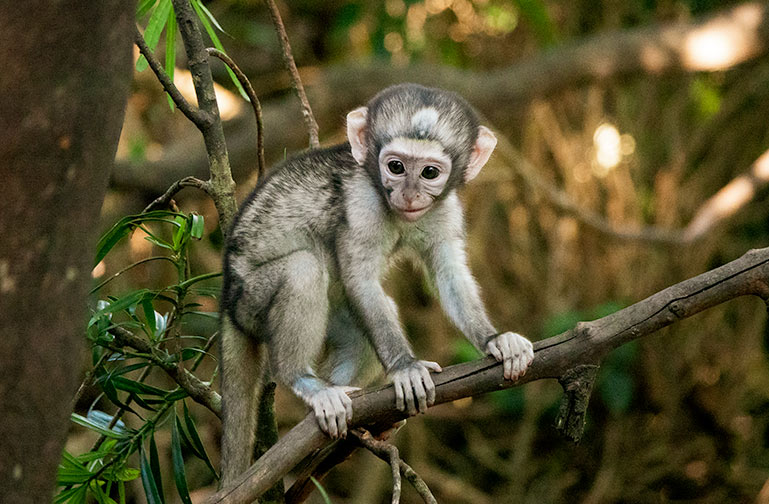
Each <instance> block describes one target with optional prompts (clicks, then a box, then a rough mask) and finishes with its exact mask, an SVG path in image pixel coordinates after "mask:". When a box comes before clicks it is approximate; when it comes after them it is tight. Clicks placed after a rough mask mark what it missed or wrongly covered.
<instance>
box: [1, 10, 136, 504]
mask: <svg viewBox="0 0 769 504" xmlns="http://www.w3.org/2000/svg"><path fill="white" fill-rule="evenodd" d="M134 7H135V3H134V2H131V1H129V2H123V1H120V0H104V1H100V2H77V1H73V0H62V1H59V2H48V1H43V0H32V1H30V2H25V3H23V4H18V3H14V2H3V3H2V4H0V61H2V62H3V71H2V74H0V177H1V179H2V183H3V196H2V198H0V236H2V239H1V240H0V332H2V338H0V418H2V422H0V495H2V500H3V501H4V502H13V503H25V502H30V503H37V502H50V501H51V496H52V492H53V490H54V482H55V474H56V466H57V464H58V462H59V460H60V457H61V449H62V446H63V443H64V440H65V436H66V433H67V427H68V423H69V421H68V418H69V413H70V407H71V404H70V401H71V398H72V396H73V395H74V393H75V390H76V388H77V382H78V376H79V374H80V372H81V366H80V363H81V362H82V358H83V357H84V350H85V346H84V344H83V331H84V329H85V320H86V309H85V307H86V300H87V294H88V288H89V285H90V281H91V275H90V271H91V267H92V260H93V249H94V245H95V240H96V238H97V236H96V234H95V232H96V231H97V229H96V227H95V226H94V223H95V222H97V221H98V217H99V211H100V208H101V204H102V200H103V197H104V194H105V191H106V189H107V183H108V180H109V172H110V168H111V166H112V162H113V158H114V155H115V149H116V147H117V141H118V137H119V133H120V127H121V124H122V120H123V111H124V108H125V102H126V97H127V93H128V90H129V87H130V82H131V45H132V39H133V37H132V36H131V34H132V32H133V19H134V15H133V13H134Z"/></svg>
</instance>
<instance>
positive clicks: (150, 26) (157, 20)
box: [136, 0, 171, 72]
mask: <svg viewBox="0 0 769 504" xmlns="http://www.w3.org/2000/svg"><path fill="white" fill-rule="evenodd" d="M170 10H171V0H159V1H158V4H157V5H156V6H155V10H154V11H152V15H151V16H150V20H149V21H148V22H147V28H146V29H145V30H144V41H145V42H147V45H148V46H149V48H150V49H152V50H153V51H154V50H155V47H156V46H157V45H158V42H159V41H160V34H161V33H163V28H164V27H165V25H166V21H167V20H168V11H170ZM148 65H149V63H147V60H146V59H145V58H144V56H141V57H140V58H139V60H138V61H137V62H136V71H137V72H143V71H144V70H146V69H147V66H148Z"/></svg>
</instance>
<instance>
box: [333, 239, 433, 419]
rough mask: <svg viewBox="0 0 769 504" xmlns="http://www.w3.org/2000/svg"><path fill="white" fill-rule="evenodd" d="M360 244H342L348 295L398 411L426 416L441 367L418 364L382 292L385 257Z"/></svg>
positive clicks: (391, 304) (341, 256)
mask: <svg viewBox="0 0 769 504" xmlns="http://www.w3.org/2000/svg"><path fill="white" fill-rule="evenodd" d="M372 250H376V247H367V246H364V245H362V244H361V243H358V241H357V240H343V241H342V243H340V248H339V262H340V270H341V276H342V281H343V283H344V286H345V292H346V293H347V296H348V298H349V300H350V302H351V304H352V305H353V306H354V307H355V310H356V311H357V313H358V314H359V316H360V317H361V319H362V322H363V323H364V325H365V327H366V329H367V330H366V332H367V333H368V335H369V338H370V339H371V343H372V344H373V346H374V349H375V350H376V353H377V355H378V356H379V359H380V360H381V361H382V364H383V365H384V368H385V370H386V371H387V373H388V374H389V375H390V377H391V378H392V381H393V385H394V388H395V403H396V406H397V407H398V409H400V410H402V411H408V413H409V414H411V415H414V414H416V412H417V411H421V412H424V411H426V410H427V407H428V406H431V405H432V404H433V402H434V400H435V385H434V384H433V380H432V378H431V377H430V371H436V372H440V371H441V367H440V366H439V365H438V364H437V363H435V362H430V361H422V360H417V358H416V357H415V356H414V352H413V351H412V350H411V347H410V346H409V344H408V342H407V341H406V337H405V335H404V334H403V330H402V329H401V325H400V320H399V319H398V310H397V307H396V305H395V302H394V301H393V300H392V298H390V297H389V296H388V295H387V294H386V293H385V291H384V289H383V288H382V285H381V283H380V280H379V278H380V276H381V272H382V267H383V263H384V257H382V255H381V254H380V253H377V252H373V253H372Z"/></svg>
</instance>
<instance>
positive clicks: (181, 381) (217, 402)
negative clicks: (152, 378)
mask: <svg viewBox="0 0 769 504" xmlns="http://www.w3.org/2000/svg"><path fill="white" fill-rule="evenodd" d="M110 333H111V334H112V335H113V336H114V337H115V345H116V346H118V347H124V346H128V347H131V348H133V349H134V350H136V351H138V352H141V353H142V354H146V357H147V358H148V359H150V360H151V361H152V362H153V363H154V364H155V365H157V366H158V367H160V368H162V369H163V371H165V372H166V373H167V374H168V376H170V377H171V378H172V379H173V380H174V381H175V382H176V383H177V384H178V385H179V386H180V387H181V388H182V389H184V391H185V392H187V394H189V396H190V398H192V400H193V401H195V402H197V403H200V404H202V405H203V406H205V407H206V408H208V409H209V410H211V411H212V412H213V413H214V414H215V415H216V416H218V417H219V418H221V417H222V398H221V396H220V395H219V394H217V393H216V391H215V390H214V389H212V388H211V387H210V386H209V385H207V384H206V383H204V382H203V381H202V380H201V379H200V378H198V377H197V376H195V375H194V374H192V373H190V372H189V371H188V370H187V369H185V368H180V367H179V366H177V364H176V363H175V362H171V361H170V360H168V359H166V358H164V357H163V356H162V355H159V354H158V353H157V352H156V351H155V349H154V348H153V347H152V345H150V344H149V343H148V342H146V341H145V340H143V339H142V338H140V337H138V336H136V335H135V334H134V333H132V332H131V331H129V330H127V329H125V328H123V327H119V326H118V327H113V328H112V329H110Z"/></svg>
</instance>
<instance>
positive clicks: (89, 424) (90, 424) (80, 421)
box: [70, 413, 126, 439]
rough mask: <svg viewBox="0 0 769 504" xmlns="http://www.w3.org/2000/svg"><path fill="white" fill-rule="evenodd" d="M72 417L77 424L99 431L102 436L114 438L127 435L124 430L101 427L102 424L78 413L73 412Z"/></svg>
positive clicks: (122, 437)
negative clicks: (117, 430) (118, 430)
mask: <svg viewBox="0 0 769 504" xmlns="http://www.w3.org/2000/svg"><path fill="white" fill-rule="evenodd" d="M70 418H71V419H72V421H73V422H75V423H76V424H78V425H80V426H82V427H85V428H87V429H90V430H92V431H95V432H98V433H99V434H101V435H102V436H106V437H109V438H113V439H124V438H125V437H126V435H125V434H124V433H122V432H116V431H114V430H112V429H105V428H103V427H101V426H100V425H97V424H95V423H93V422H91V421H90V420H89V419H87V418H86V417H84V416H81V415H78V414H77V413H72V414H71V415H70Z"/></svg>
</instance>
